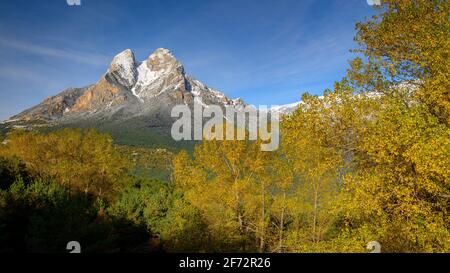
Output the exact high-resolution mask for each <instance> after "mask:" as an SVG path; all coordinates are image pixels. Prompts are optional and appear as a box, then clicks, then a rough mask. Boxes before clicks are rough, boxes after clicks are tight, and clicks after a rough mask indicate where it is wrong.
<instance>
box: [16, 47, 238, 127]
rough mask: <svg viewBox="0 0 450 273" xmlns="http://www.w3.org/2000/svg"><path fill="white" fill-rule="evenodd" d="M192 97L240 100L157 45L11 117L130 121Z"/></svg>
mask: <svg viewBox="0 0 450 273" xmlns="http://www.w3.org/2000/svg"><path fill="white" fill-rule="evenodd" d="M194 101H202V103H204V104H216V105H221V106H230V105H231V106H238V105H244V104H245V103H244V102H243V101H242V100H240V99H234V100H232V99H229V98H227V97H226V96H225V95H224V94H223V93H221V92H219V91H217V90H214V89H212V88H210V87H208V86H207V85H205V84H203V83H201V82H200V81H198V80H195V79H194V78H192V77H190V76H187V75H186V73H185V71H184V67H183V65H182V64H181V63H180V62H179V61H178V60H177V59H176V58H175V57H174V55H173V54H172V53H171V52H170V51H169V50H167V49H164V48H158V49H156V50H155V51H154V52H153V53H152V54H151V55H150V56H149V57H148V59H147V60H144V61H142V62H139V63H138V62H136V61H135V57H134V54H133V52H132V51H131V50H130V49H127V50H125V51H123V52H121V53H119V54H118V55H116V56H115V57H114V58H113V60H112V62H111V64H110V66H109V68H108V70H107V72H106V73H105V74H104V75H103V76H102V77H101V78H100V80H99V81H98V82H97V83H95V84H93V85H91V86H88V87H84V88H70V89H67V90H65V91H63V92H61V93H60V94H58V95H56V96H53V97H50V98H47V99H46V100H44V101H43V102H42V103H40V104H38V105H36V106H34V107H32V108H30V109H28V110H25V111H23V112H22V113H20V114H18V115H16V116H13V117H12V118H11V119H13V120H28V121H30V120H41V121H48V122H67V121H70V120H74V119H82V118H102V119H104V118H108V117H112V116H114V118H115V119H118V118H119V119H124V120H125V119H128V118H132V117H136V116H148V115H151V114H164V113H162V112H161V111H163V112H164V111H165V112H167V110H170V109H171V107H172V106H174V105H176V104H180V103H184V104H187V105H191V104H192V103H193V102H194Z"/></svg>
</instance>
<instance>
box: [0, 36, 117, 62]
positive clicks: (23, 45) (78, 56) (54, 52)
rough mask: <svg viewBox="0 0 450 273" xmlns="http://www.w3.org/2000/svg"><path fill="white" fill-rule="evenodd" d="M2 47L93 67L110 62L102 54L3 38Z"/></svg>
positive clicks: (0, 43) (0, 42) (0, 41)
mask: <svg viewBox="0 0 450 273" xmlns="http://www.w3.org/2000/svg"><path fill="white" fill-rule="evenodd" d="M0 47H7V48H11V49H13V50H17V51H22V52H26V53H29V54H33V55H38V56H43V57H50V58H58V59H66V60H70V61H73V62H77V63H84V64H89V65H93V66H104V65H105V64H106V63H107V62H108V56H106V55H102V54H91V53H86V52H81V51H77V50H73V49H67V48H53V47H47V46H42V45H37V44H33V43H27V42H24V41H19V40H14V39H4V38H1V39H0Z"/></svg>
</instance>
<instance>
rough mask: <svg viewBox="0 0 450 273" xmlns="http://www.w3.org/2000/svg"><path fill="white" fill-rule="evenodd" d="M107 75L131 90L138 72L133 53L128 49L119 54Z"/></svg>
mask: <svg viewBox="0 0 450 273" xmlns="http://www.w3.org/2000/svg"><path fill="white" fill-rule="evenodd" d="M107 74H109V75H110V76H111V77H112V78H114V79H115V80H116V81H117V82H118V83H120V84H122V85H123V86H125V87H128V88H131V87H132V86H134V84H135V83H136V79H137V71H136V60H135V58H134V53H133V51H131V49H126V50H124V51H122V52H120V53H119V54H117V55H116V56H115V57H114V58H113V60H112V62H111V64H110V65H109V68H108V72H107Z"/></svg>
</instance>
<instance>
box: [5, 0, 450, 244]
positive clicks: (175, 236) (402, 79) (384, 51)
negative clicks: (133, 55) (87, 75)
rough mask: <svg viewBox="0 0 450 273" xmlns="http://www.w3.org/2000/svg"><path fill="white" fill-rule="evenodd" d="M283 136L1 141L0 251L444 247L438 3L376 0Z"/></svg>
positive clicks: (443, 66) (448, 181)
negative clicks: (140, 143) (267, 140)
mask: <svg viewBox="0 0 450 273" xmlns="http://www.w3.org/2000/svg"><path fill="white" fill-rule="evenodd" d="M383 2H384V5H383V6H382V7H380V12H379V15H378V16H374V17H373V18H370V19H368V20H367V21H366V22H363V23H359V24H357V25H356V29H357V35H356V37H355V40H356V41H357V43H358V44H359V48H358V49H356V50H355V54H356V55H357V56H358V57H356V58H355V59H354V60H351V61H350V69H349V70H348V73H347V76H346V77H345V78H343V79H342V80H341V81H340V82H337V83H336V84H335V87H334V89H333V90H326V91H325V92H324V96H323V97H316V96H311V95H308V94H305V95H304V96H303V97H302V101H303V104H302V105H301V106H300V107H299V108H298V109H297V110H296V111H295V112H294V113H293V114H292V115H290V116H286V117H284V118H283V120H282V122H281V136H282V138H281V143H280V148H279V149H278V150H277V151H275V152H263V151H261V150H260V145H259V144H260V143H259V141H256V142H248V141H214V140H213V141H203V142H202V143H200V144H198V145H196V147H195V149H194V151H184V150H182V151H179V152H177V153H174V152H173V151H169V150H165V149H149V148H143V147H130V146H123V145H121V146H118V145H117V144H116V143H114V141H113V139H112V137H111V136H110V135H108V134H104V133H99V132H98V131H96V130H94V129H83V130H82V129H61V130H58V131H54V132H47V133H42V132H35V131H22V130H16V131H11V132H9V133H8V135H7V138H6V141H5V142H4V143H3V144H1V145H0V251H2V252H9V251H26V252H65V251H66V244H67V242H69V241H79V242H80V243H81V246H82V250H83V252H150V251H167V252H367V251H368V250H367V249H366V245H367V243H368V242H370V241H378V242H379V243H380V244H381V246H382V251H383V252H450V231H449V228H450V214H449V202H450V167H449V166H450V127H449V125H450V94H449V89H450V82H449V81H450V80H449V78H450V77H449V75H450V71H449V70H450V62H449V51H450V39H449V38H450V37H449V36H450V22H449V20H448V19H449V18H450V17H449V16H450V5H449V2H448V1H447V0H416V1H405V0H386V1H383Z"/></svg>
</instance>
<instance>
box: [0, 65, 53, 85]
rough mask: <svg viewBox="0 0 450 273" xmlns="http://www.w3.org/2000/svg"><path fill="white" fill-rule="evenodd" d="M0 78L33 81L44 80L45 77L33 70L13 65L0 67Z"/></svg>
mask: <svg viewBox="0 0 450 273" xmlns="http://www.w3.org/2000/svg"><path fill="white" fill-rule="evenodd" d="M0 79H7V80H17V81H33V82H43V81H46V77H44V76H43V75H41V74H39V73H36V72H35V71H33V70H29V69H25V68H21V67H15V66H8V67H0Z"/></svg>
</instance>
